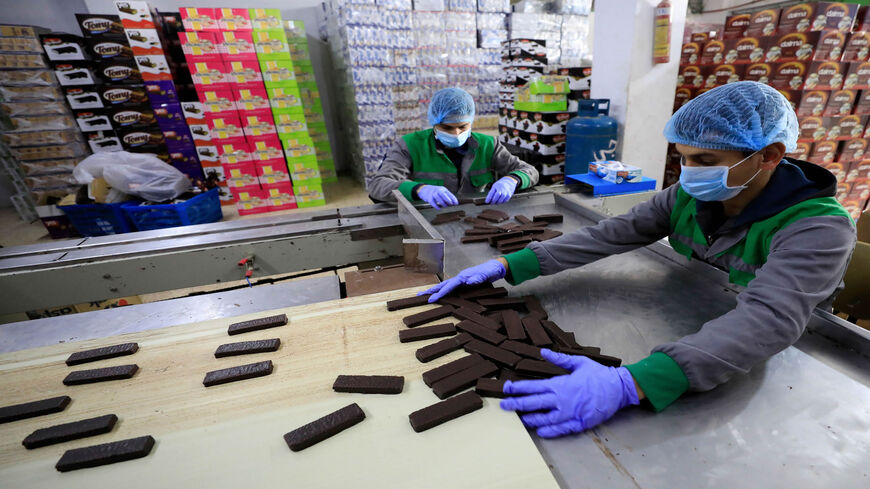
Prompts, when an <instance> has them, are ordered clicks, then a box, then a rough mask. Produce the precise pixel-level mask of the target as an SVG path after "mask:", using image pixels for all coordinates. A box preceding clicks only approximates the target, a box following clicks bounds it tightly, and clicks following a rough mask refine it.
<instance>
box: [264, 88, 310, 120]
mask: <svg viewBox="0 0 870 489" xmlns="http://www.w3.org/2000/svg"><path fill="white" fill-rule="evenodd" d="M266 93H267V94H268V95H269V104H270V105H271V106H272V113H273V114H281V113H296V112H301V111H302V97H301V96H300V95H299V90H298V89H296V88H286V87H276V88H268V87H267V88H266Z"/></svg>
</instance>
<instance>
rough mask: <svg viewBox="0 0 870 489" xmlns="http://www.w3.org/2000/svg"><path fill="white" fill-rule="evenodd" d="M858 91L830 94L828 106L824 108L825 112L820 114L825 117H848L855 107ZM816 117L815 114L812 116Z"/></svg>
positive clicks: (838, 91)
mask: <svg viewBox="0 0 870 489" xmlns="http://www.w3.org/2000/svg"><path fill="white" fill-rule="evenodd" d="M857 99H858V91H857V90H836V91H833V92H831V96H830V97H829V98H828V104H827V105H826V106H825V112H824V113H822V115H823V116H825V117H830V116H838V115H849V114H851V113H852V110H853V109H854V108H855V105H857ZM813 115H817V114H813Z"/></svg>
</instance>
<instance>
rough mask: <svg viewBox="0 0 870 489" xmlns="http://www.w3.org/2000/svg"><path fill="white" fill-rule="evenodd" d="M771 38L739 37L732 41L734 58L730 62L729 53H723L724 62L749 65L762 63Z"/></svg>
mask: <svg viewBox="0 0 870 489" xmlns="http://www.w3.org/2000/svg"><path fill="white" fill-rule="evenodd" d="M772 40H773V38H770V37H762V38H758V37H741V38H740V39H737V40H736V41H734V51H735V52H736V56H737V57H736V58H735V59H734V60H733V61H732V60H730V59H729V58H731V57H732V56H731V54H732V53H731V51H729V52H727V53H725V62H726V63H732V64H750V63H759V62H761V61H764V59H765V53H766V52H767V49H768V46H769V45H770V43H771V42H772Z"/></svg>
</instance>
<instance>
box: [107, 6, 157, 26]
mask: <svg viewBox="0 0 870 489" xmlns="http://www.w3.org/2000/svg"><path fill="white" fill-rule="evenodd" d="M115 10H116V11H117V13H118V17H120V18H121V25H123V26H124V28H125V29H154V28H155V25H154V18H153V17H152V16H151V11H150V10H149V8H148V2H119V1H116V2H115Z"/></svg>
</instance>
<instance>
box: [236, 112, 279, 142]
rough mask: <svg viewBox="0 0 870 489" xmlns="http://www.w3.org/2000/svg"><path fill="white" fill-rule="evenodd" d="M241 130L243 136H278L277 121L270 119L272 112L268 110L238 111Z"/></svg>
mask: <svg viewBox="0 0 870 489" xmlns="http://www.w3.org/2000/svg"><path fill="white" fill-rule="evenodd" d="M239 115H240V119H241V122H242V129H243V131H244V133H245V136H252V137H257V136H266V135H269V134H278V129H277V127H276V122H277V120H274V121H273V119H272V111H271V110H269V109H257V110H246V111H240V114H239Z"/></svg>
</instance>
